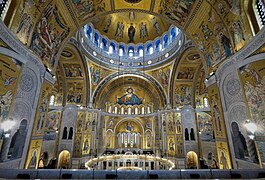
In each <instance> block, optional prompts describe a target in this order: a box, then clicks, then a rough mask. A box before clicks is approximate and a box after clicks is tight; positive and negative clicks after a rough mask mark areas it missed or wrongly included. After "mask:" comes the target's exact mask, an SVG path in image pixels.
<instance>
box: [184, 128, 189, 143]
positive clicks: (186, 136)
mask: <svg viewBox="0 0 265 180" xmlns="http://www.w3.org/2000/svg"><path fill="white" fill-rule="evenodd" d="M188 140H190V139H189V130H188V128H185V141H188Z"/></svg>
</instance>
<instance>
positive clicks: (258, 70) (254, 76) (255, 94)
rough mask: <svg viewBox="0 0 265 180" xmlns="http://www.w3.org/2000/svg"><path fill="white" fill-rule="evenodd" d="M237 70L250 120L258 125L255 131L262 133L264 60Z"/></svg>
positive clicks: (264, 96) (264, 94)
mask: <svg viewBox="0 0 265 180" xmlns="http://www.w3.org/2000/svg"><path fill="white" fill-rule="evenodd" d="M239 70H240V77H241V81H242V84H243V85H242V86H243V90H244V93H245V97H246V102H247V104H248V109H249V112H250V115H251V120H253V121H254V122H255V123H256V124H257V126H258V130H257V133H258V134H259V133H262V132H264V130H265V102H264V99H265V66H264V60H261V61H257V62H254V63H251V64H248V65H246V66H244V67H241V68H240V69H239Z"/></svg>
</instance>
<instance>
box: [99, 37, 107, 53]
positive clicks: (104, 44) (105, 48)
mask: <svg viewBox="0 0 265 180" xmlns="http://www.w3.org/2000/svg"><path fill="white" fill-rule="evenodd" d="M107 45H108V41H107V40H106V39H105V38H102V45H101V46H100V48H102V49H103V50H107V48H108V47H107Z"/></svg>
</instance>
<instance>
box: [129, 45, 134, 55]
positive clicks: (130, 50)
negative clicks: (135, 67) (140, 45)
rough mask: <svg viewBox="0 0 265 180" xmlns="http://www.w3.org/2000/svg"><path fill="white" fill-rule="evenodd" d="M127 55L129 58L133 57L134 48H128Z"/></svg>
mask: <svg viewBox="0 0 265 180" xmlns="http://www.w3.org/2000/svg"><path fill="white" fill-rule="evenodd" d="M128 53H129V57H133V55H134V48H133V47H131V46H130V47H129V48H128Z"/></svg>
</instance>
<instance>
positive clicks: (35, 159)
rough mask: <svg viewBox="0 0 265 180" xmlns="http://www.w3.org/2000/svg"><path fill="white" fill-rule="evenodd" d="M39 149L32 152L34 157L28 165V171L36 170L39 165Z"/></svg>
mask: <svg viewBox="0 0 265 180" xmlns="http://www.w3.org/2000/svg"><path fill="white" fill-rule="evenodd" d="M37 152H38V150H37V149H34V150H33V152H32V156H31V159H30V162H29V165H28V169H35V168H36V164H37Z"/></svg>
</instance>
